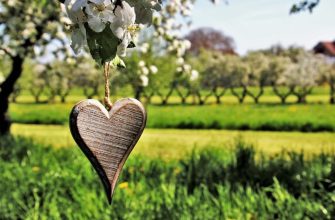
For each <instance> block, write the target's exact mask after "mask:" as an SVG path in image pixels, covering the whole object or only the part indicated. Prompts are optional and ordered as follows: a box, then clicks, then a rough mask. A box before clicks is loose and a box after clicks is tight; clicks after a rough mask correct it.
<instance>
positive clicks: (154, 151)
mask: <svg viewBox="0 0 335 220" xmlns="http://www.w3.org/2000/svg"><path fill="white" fill-rule="evenodd" d="M13 134H15V135H21V136H26V137H31V138H33V139H34V140H35V141H38V142H40V143H42V144H45V145H52V146H54V147H56V148H59V147H69V146H70V147H72V146H75V143H74V141H73V139H72V137H71V134H70V131H69V128H68V127H67V126H61V125H21V124H14V125H13ZM240 138H242V139H244V140H245V141H246V142H248V143H252V144H254V146H255V147H256V150H258V151H261V152H264V153H266V154H275V153H279V152H281V151H282V150H287V151H296V152H300V151H304V152H305V153H306V154H318V153H320V152H333V151H334V150H335V134H333V133H326V132H325V133H308V134H307V133H300V132H258V131H244V132H239V131H227V130H175V129H146V130H145V132H144V134H143V136H142V138H141V139H140V141H139V143H138V145H137V146H136V148H135V149H134V153H135V154H140V155H145V156H149V157H151V158H164V159H176V158H182V157H183V156H184V155H185V154H187V153H189V152H191V151H192V150H193V149H199V150H200V149H208V148H217V147H220V148H221V149H222V148H223V147H224V148H225V150H227V151H230V150H231V149H229V146H232V145H233V143H234V142H235V141H236V140H237V139H240Z"/></svg>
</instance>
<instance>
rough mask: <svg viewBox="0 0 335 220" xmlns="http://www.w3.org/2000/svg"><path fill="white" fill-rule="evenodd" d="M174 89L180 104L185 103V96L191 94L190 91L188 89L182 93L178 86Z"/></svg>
mask: <svg viewBox="0 0 335 220" xmlns="http://www.w3.org/2000/svg"><path fill="white" fill-rule="evenodd" d="M176 91H177V93H178V95H179V97H180V100H181V104H183V105H184V104H186V100H187V98H188V97H189V96H190V95H191V91H190V90H188V91H187V93H186V94H185V95H184V94H183V93H182V92H181V91H180V90H179V89H178V88H176Z"/></svg>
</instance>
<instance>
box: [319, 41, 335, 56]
mask: <svg viewBox="0 0 335 220" xmlns="http://www.w3.org/2000/svg"><path fill="white" fill-rule="evenodd" d="M314 51H315V52H316V53H323V54H325V55H328V56H335V41H334V42H330V41H323V42H320V43H319V44H318V45H316V46H315V47H314Z"/></svg>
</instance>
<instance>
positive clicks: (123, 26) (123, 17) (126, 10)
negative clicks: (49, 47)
mask: <svg viewBox="0 0 335 220" xmlns="http://www.w3.org/2000/svg"><path fill="white" fill-rule="evenodd" d="M122 4H123V7H121V6H117V7H116V9H115V18H114V20H113V22H112V23H111V25H110V28H111V30H112V31H113V33H114V35H115V36H116V37H117V38H119V39H120V40H122V42H121V43H120V45H119V46H118V51H117V52H118V55H119V56H121V57H124V56H126V49H127V47H128V45H129V43H130V42H131V39H132V37H133V36H134V34H135V32H136V31H137V28H138V26H137V25H135V20H136V14H135V8H134V7H130V5H129V4H128V3H127V2H125V1H123V3H122Z"/></svg>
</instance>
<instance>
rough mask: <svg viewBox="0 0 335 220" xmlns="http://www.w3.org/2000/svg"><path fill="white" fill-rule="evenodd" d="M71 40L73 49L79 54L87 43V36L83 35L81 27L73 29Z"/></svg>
mask: <svg viewBox="0 0 335 220" xmlns="http://www.w3.org/2000/svg"><path fill="white" fill-rule="evenodd" d="M71 40H72V42H71V47H72V49H73V51H74V52H75V53H76V54H78V53H79V52H80V50H81V49H82V48H83V46H84V45H85V44H86V36H85V35H83V33H82V31H81V30H80V29H79V28H77V29H75V30H73V33H72V37H71Z"/></svg>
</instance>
